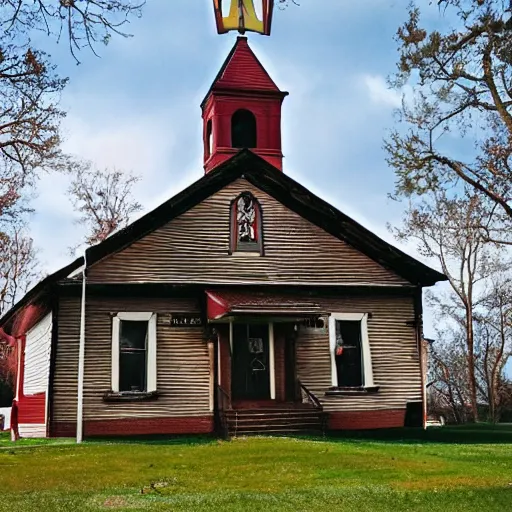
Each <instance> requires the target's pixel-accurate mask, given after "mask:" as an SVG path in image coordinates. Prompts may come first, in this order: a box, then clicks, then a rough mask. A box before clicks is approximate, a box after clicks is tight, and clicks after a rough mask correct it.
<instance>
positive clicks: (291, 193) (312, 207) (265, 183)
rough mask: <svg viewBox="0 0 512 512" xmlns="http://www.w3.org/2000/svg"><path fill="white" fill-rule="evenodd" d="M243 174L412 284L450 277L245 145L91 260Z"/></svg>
mask: <svg viewBox="0 0 512 512" xmlns="http://www.w3.org/2000/svg"><path fill="white" fill-rule="evenodd" d="M238 178H244V179H246V180H247V181H248V182H249V183H251V184H252V185H254V186H255V187H257V188H259V189H261V190H262V191H264V192H266V193H267V194H269V195H270V196H272V197H274V198H275V199H276V200H278V201H279V202H281V203H282V204H283V205H284V206H286V207H287V208H289V209H290V210H292V211H294V212H296V213H297V214H299V215H300V216H301V217H303V218H305V219H306V220H308V221H310V222H311V223H313V224H315V225H316V226H318V227H320V228H321V229H323V230H324V231H326V232H328V233H330V234H331V235H333V236H334V237H336V238H338V239H339V240H342V241H344V242H346V243H348V244H349V245H350V246H352V247H354V248H355V249H357V250H359V251H360V252H362V253H363V254H366V255H367V256H369V257H370V258H372V259H373V260H374V261H376V262H377V263H379V264H381V265H382V266H383V267H385V268H388V269H390V270H391V271H393V272H395V273H396V274H397V275H399V276H401V277H403V278H404V279H406V280H407V281H409V282H411V283H412V284H416V285H421V286H431V285H433V284H435V283H436V282H438V281H444V280H446V277H445V276H444V275H443V274H441V273H440V272H438V271H436V270H433V269H431V268H430V267H428V266H426V265H424V264H423V263H421V262H420V261H418V260H416V259H414V258H412V257H411V256H409V255H407V254H406V253H404V252H402V251H400V250H399V249H397V248H396V247H394V246H392V245H391V244H389V243H387V242H385V241H384V240H382V239H381V238H379V237H378V236H377V235H375V234H373V233H372V232H371V231H369V230H368V229H366V228H365V227H363V226H362V225H361V224H359V223H358V222H356V221H355V220H353V219H351V218H350V217H348V216H347V215H345V214H344V213H342V212H340V211H339V210H337V209H336V208H335V207H334V206H332V205H330V204H329V203H327V202H326V201H324V200H323V199H321V198H319V197H318V196H315V195H314V194H313V193H311V192H310V191H309V190H308V189H306V188H305V187H303V186H302V185H300V184H299V183H298V182H296V181H295V180H294V179H292V178H290V177H289V176H287V175H286V174H283V173H282V172H281V171H279V170H278V169H276V168H275V167H273V166H272V165H270V164H269V163H268V162H266V161H265V160H264V159H262V158H261V157H259V156H257V155H255V154H254V153H252V152H251V151H250V150H248V149H245V150H242V151H240V152H239V153H237V154H236V155H235V156H233V157H232V158H231V159H230V160H228V161H226V162H225V163H223V164H222V165H220V166H219V167H218V168H216V169H215V170H213V171H211V172H209V173H208V174H206V175H205V176H203V177H202V178H201V179H199V180H198V181H196V182H195V183H193V184H192V185H190V186H189V187H187V188H186V189H185V190H183V191H182V192H180V193H179V194H177V195H176V196H174V197H173V198H171V199H169V200H168V201H166V202H165V203H163V204H162V205H160V206H159V207H157V208H156V209H155V210H153V211H152V212H149V213H148V214H146V215H144V216H143V217H141V218H140V219H139V220H137V221H135V222H134V223H132V224H131V225H129V226H128V227H126V228H124V229H123V230H121V231H119V232H118V233H116V234H114V235H112V236H111V237H109V238H107V239H106V240H105V241H104V242H102V243H101V244H99V245H96V246H94V247H90V248H89V249H88V250H87V252H86V259H87V264H88V266H91V265H93V264H94V263H96V262H98V261H99V260H101V259H103V258H105V257H107V256H109V255H110V254H112V253H114V252H118V251H119V250H121V249H123V248H124V247H126V246H128V245H130V244H132V243H133V242H135V241H136V240H139V239H140V238H142V237H143V236H145V235H147V234H149V233H150V232H152V231H154V230H156V229H158V228H159V227H161V226H163V225H164V224H166V223H167V222H169V221H170V220H172V219H173V218H175V217H178V216H179V215H181V214H182V213H185V212H186V211H187V210H189V209H190V208H192V207H193V206H195V205H197V204H198V203H200V202H202V201H204V200H205V199H207V198H208V197H210V196H211V195H212V194H214V193H216V192H218V191H219V190H221V189H222V188H223V187H225V186H226V185H228V184H229V183H231V182H233V181H234V180H236V179H238Z"/></svg>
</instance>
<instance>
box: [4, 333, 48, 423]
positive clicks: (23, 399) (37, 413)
mask: <svg viewBox="0 0 512 512" xmlns="http://www.w3.org/2000/svg"><path fill="white" fill-rule="evenodd" d="M25 347H26V337H25V336H22V337H21V338H20V339H19V348H20V355H19V357H20V358H21V360H20V365H19V372H18V375H17V379H18V382H17V415H16V418H15V421H17V423H18V424H24V423H25V424H32V425H41V424H43V423H45V422H46V393H38V394H36V395H30V396H25V393H24V389H23V383H24V380H25ZM11 423H12V422H11Z"/></svg>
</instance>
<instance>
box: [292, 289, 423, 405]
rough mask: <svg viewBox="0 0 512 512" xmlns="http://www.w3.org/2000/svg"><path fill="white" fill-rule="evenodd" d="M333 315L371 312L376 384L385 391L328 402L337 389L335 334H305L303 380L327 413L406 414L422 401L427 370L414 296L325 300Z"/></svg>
mask: <svg viewBox="0 0 512 512" xmlns="http://www.w3.org/2000/svg"><path fill="white" fill-rule="evenodd" d="M318 302H320V303H322V304H323V305H325V306H326V307H327V308H328V310H329V311H331V312H332V313H371V314H372V315H371V318H369V319H368V336H369V342H370V351H371V355H372V365H373V379H374V382H375V385H377V386H380V389H379V392H378V393H377V394H374V395H367V396H358V397H350V396H340V397H327V396H325V392H326V391H327V389H328V388H329V387H331V385H332V383H331V356H330V351H329V331H328V328H326V329H325V330H320V329H318V330H314V331H313V330H301V331H299V338H298V341H297V370H298V377H299V379H301V381H302V382H303V383H304V384H305V385H306V386H307V387H308V388H310V389H311V391H312V392H313V393H315V395H316V396H317V397H318V398H319V399H320V400H321V402H322V403H323V405H324V408H325V410H327V411H332V412H334V411H356V410H372V409H403V408H405V406H406V403H407V402H409V401H415V400H421V370H420V359H419V355H418V348H417V343H416V332H415V328H414V327H413V326H412V325H407V322H412V321H414V303H413V298H412V297H354V298H343V299H333V298H329V299H321V300H320V301H318Z"/></svg>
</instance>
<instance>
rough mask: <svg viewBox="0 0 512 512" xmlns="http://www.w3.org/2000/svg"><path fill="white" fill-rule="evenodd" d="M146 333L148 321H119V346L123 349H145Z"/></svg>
mask: <svg viewBox="0 0 512 512" xmlns="http://www.w3.org/2000/svg"><path fill="white" fill-rule="evenodd" d="M147 333H148V322H130V321H126V320H122V321H121V332H120V348H121V352H122V351H123V350H124V349H128V350H129V349H142V350H145V349H146V337H147Z"/></svg>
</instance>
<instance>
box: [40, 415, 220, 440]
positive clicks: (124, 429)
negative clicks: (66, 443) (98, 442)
mask: <svg viewBox="0 0 512 512" xmlns="http://www.w3.org/2000/svg"><path fill="white" fill-rule="evenodd" d="M213 430H214V421H213V417H212V416H197V417H188V418H185V417H183V418H147V419H141V418H129V419H119V420H99V421H86V422H85V423H84V436H85V437H95V436H96V437H100V436H136V435H158V434H161V435H174V434H209V433H211V432H213ZM75 435H76V424H75V423H69V422H58V423H55V424H53V425H52V427H51V430H50V436H51V437H74V436H75Z"/></svg>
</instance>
